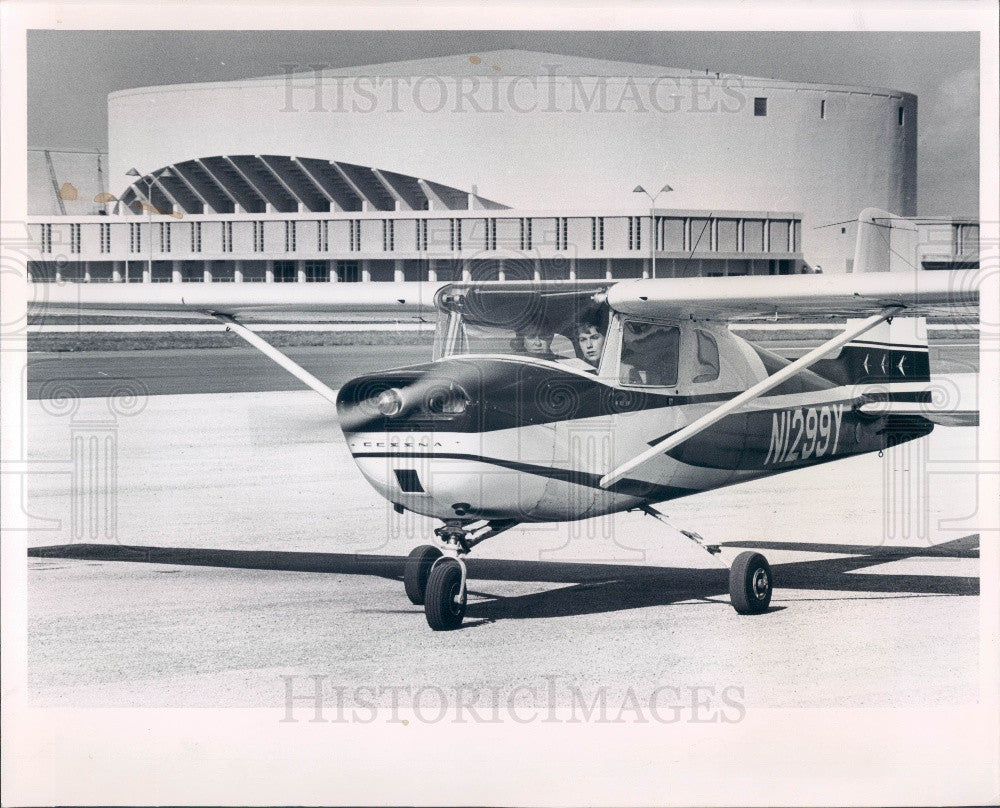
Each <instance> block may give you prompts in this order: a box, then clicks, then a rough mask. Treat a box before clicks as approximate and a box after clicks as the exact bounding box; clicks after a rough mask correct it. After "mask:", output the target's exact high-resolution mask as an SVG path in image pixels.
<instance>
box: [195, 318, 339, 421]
mask: <svg viewBox="0 0 1000 808" xmlns="http://www.w3.org/2000/svg"><path fill="white" fill-rule="evenodd" d="M209 314H211V315H212V316H213V317H214V318H215V319H216V320H218V321H219V322H220V323H224V324H225V326H226V330H227V331H232V332H233V333H234V334H236V335H237V336H239V337H243V339H245V340H246V341H247V342H249V343H250V344H251V345H252V346H253V347H254V348H256V349H257V350H258V351H260V352H261V353H262V354H264V355H265V356H267V357H268V358H269V359H273V360H274V361H275V362H277V363H278V364H279V365H281V366H282V367H283V368H284V369H285V370H287V371H288V372H289V373H291V374H292V375H293V376H294V377H295V378H297V379H298V380H299V381H301V382H302V383H303V384H305V385H307V386H308V387H311V388H312V389H313V390H315V391H316V392H317V393H319V394H320V395H321V396H323V398H325V399H326V400H327V401H329V402H330V403H331V404H336V403H337V391H336V390H332V389H331V388H330V387H328V386H327V385H325V384H323V382H321V381H320V380H319V379H317V378H316V377H315V376H313V375H312V374H311V373H310V372H309V371H308V370H306V369H305V368H303V367H302V366H301V365H298V364H296V363H295V362H293V361H292V360H291V359H289V358H288V357H287V356H285V355H284V354H283V353H282V352H281V351H279V350H278V349H277V348H275V347H274V346H273V345H271V344H270V343H268V342H265V341H264V340H263V339H261V338H260V337H259V336H257V334H255V333H254V332H253V331H251V330H250V329H249V328H247V327H246V326H245V325H240V324H239V323H238V322H236V320H234V319H233V318H232V317H230V316H229V315H228V314H219V313H218V312H214V311H212V312H209Z"/></svg>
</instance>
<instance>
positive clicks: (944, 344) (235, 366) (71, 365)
mask: <svg viewBox="0 0 1000 808" xmlns="http://www.w3.org/2000/svg"><path fill="white" fill-rule="evenodd" d="M265 336H267V335H265ZM415 339H416V337H415ZM761 344H763V345H765V347H767V348H769V349H770V350H772V351H777V352H778V353H781V354H782V355H785V356H788V357H796V356H799V355H800V354H802V353H803V352H805V351H806V350H808V349H809V348H810V347H812V346H813V345H814V344H815V342H810V341H805V340H795V341H784V342H776V341H771V342H764V343H761ZM283 350H285V352H286V353H287V354H288V355H289V356H290V357H291V358H292V359H293V360H295V361H296V362H298V363H299V364H301V365H302V366H303V367H304V368H305V369H306V370H308V371H309V372H310V373H312V374H313V375H315V376H316V377H318V378H319V379H321V380H322V381H324V382H325V383H326V384H328V385H330V386H331V387H334V388H337V387H340V386H341V385H342V384H343V383H344V382H346V381H347V380H348V379H351V378H353V377H355V376H359V375H361V374H362V373H368V372H370V371H372V370H379V369H384V368H392V367H401V366H403V365H411V364H415V363H418V362H428V361H430V359H431V347H430V345H427V344H405V345H343V346H328V347H298V348H287V349H283ZM978 352H979V345H978V342H976V341H969V340H960V341H955V342H949V341H944V340H942V341H940V342H932V346H931V368H932V369H933V373H935V374H938V373H970V372H975V371H976V370H978ZM303 389H305V386H304V385H302V384H301V383H300V382H299V381H298V380H297V379H295V378H294V377H293V376H291V375H290V374H289V373H288V372H287V371H285V370H283V369H281V368H280V367H278V366H277V365H276V364H275V363H274V362H272V361H271V360H270V359H267V358H266V357H264V356H263V355H261V354H260V353H259V352H258V351H257V350H255V349H254V348H250V347H249V346H247V347H237V348H196V349H191V348H179V349H163V350H150V351H88V352H81V353H72V352H66V353H46V352H41V351H39V352H32V353H31V354H29V360H28V398H29V399H38V398H54V397H61V396H64V395H71V396H73V397H84V398H90V397H93V396H109V395H120V394H121V393H122V391H136V392H139V393H141V394H143V395H167V394H173V393H237V392H263V391H266V390H303Z"/></svg>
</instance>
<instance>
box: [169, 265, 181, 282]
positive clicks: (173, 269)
mask: <svg viewBox="0 0 1000 808" xmlns="http://www.w3.org/2000/svg"><path fill="white" fill-rule="evenodd" d="M170 280H171V281H172V282H173V283H181V282H182V281H183V280H184V273H183V271H182V270H181V262H180V261H171V262H170Z"/></svg>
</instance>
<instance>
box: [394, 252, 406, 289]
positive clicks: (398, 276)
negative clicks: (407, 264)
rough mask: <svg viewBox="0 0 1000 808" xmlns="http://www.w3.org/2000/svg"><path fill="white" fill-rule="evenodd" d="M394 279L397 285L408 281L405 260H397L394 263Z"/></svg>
mask: <svg viewBox="0 0 1000 808" xmlns="http://www.w3.org/2000/svg"><path fill="white" fill-rule="evenodd" d="M392 279H393V280H394V281H395V282H396V283H402V282H403V281H405V280H406V273H405V272H404V271H403V259H402V258H396V259H395V260H394V261H393V262H392Z"/></svg>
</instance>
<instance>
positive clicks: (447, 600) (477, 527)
mask: <svg viewBox="0 0 1000 808" xmlns="http://www.w3.org/2000/svg"><path fill="white" fill-rule="evenodd" d="M516 524H517V522H515V521H514V520H513V519H504V520H494V521H486V520H480V521H478V522H462V521H458V520H455V521H450V522H446V523H445V524H444V525H443V526H441V527H439V528H438V529H437V530H435V531H434V534H435V535H436V536H437V538H438V543H439V545H440V549H438V548H437V547H435V546H433V545H430V544H424V545H421V546H420V547H417V548H416V549H414V550H413V552H411V553H410V555H409V556H408V557H407V559H406V566H405V567H404V568H403V587H404V589H405V590H406V595H407V597H408V598H409V599H410V602H411V603H413V604H414V605H415V606H419V605H420V604H421V603H422V604H423V606H424V616H425V617H426V618H427V625H429V626H430V627H431V628H432V629H433V630H434V631H450V630H452V629H456V628H458V627H459V626H460V625H462V620H463V618H464V617H465V607H466V604H467V601H468V592H467V590H466V580H467V577H468V575H467V570H466V567H465V561H464V559H463V558H462V557H463V556H465V555H468V554H469V551H470V550H471V549H472V548H473V547H475V546H476V545H477V544H479V543H480V542H481V541H485V540H486V539H489V538H492V537H493V536H496V535H497V534H498V533H502V532H503V531H505V530H508V529H509V528H512V527H514V525H516Z"/></svg>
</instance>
